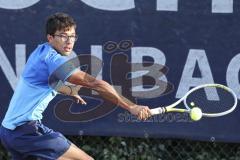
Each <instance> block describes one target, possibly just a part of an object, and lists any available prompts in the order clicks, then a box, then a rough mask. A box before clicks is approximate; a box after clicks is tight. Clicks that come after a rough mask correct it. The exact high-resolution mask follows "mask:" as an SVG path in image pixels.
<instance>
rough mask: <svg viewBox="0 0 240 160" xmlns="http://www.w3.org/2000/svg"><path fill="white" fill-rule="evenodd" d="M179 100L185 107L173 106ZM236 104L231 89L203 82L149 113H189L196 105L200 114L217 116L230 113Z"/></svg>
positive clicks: (235, 97)
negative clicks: (172, 101)
mask: <svg viewBox="0 0 240 160" xmlns="http://www.w3.org/2000/svg"><path fill="white" fill-rule="evenodd" d="M181 102H183V104H184V107H185V108H184V109H183V108H175V107H176V106H178V105H179V104H180V103H181ZM236 106H237V96H236V94H235V93H234V92H233V90H232V89H230V88H228V87H226V86H224V85H221V84H203V85H200V86H197V87H195V88H192V89H191V90H190V91H188V92H187V93H186V94H185V95H184V96H183V97H182V98H181V99H179V100H178V101H176V102H175V103H173V104H171V105H168V106H164V107H158V108H154V109H151V114H152V115H156V114H163V113H167V112H187V113H190V115H191V111H193V110H194V111H195V109H196V107H198V109H199V108H200V112H201V116H204V117H218V116H223V115H226V114H229V113H231V112H232V111H233V110H234V109H235V108H236ZM193 108H194V109H193ZM197 112H198V111H197ZM191 117H192V115H191ZM193 117H194V115H193ZM200 118H201V117H199V118H197V119H196V120H199V119H200ZM192 119H193V118H192Z"/></svg>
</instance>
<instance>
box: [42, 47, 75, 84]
mask: <svg viewBox="0 0 240 160" xmlns="http://www.w3.org/2000/svg"><path fill="white" fill-rule="evenodd" d="M45 62H46V63H47V66H48V71H49V74H50V77H56V78H57V79H59V80H61V81H63V82H65V81H66V79H67V78H68V77H69V76H70V75H71V74H72V73H73V72H74V70H75V69H77V67H76V66H75V65H74V63H72V62H71V60H70V59H69V58H68V57H67V56H62V55H60V54H58V53H57V52H55V51H52V53H49V56H47V57H46V59H45Z"/></svg>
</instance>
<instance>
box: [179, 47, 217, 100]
mask: <svg viewBox="0 0 240 160" xmlns="http://www.w3.org/2000/svg"><path fill="white" fill-rule="evenodd" d="M197 64H198V66H199V69H200V72H201V77H193V73H194V70H195V68H196V66H197ZM204 83H214V80H213V76H212V72H211V69H210V66H209V63H208V59H207V56H206V53H205V51H204V50H200V49H190V51H189V54H188V57H187V61H186V64H185V66H184V69H183V73H182V77H181V80H180V83H179V86H178V90H177V93H176V98H181V97H183V96H184V94H186V93H187V92H188V91H189V89H190V87H194V86H198V85H200V84H204ZM211 92H212V94H211V95H207V98H208V99H209V100H217V99H218V98H219V97H218V94H217V92H216V90H212V91H211ZM207 93H209V92H207Z"/></svg>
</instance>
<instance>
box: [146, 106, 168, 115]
mask: <svg viewBox="0 0 240 160" xmlns="http://www.w3.org/2000/svg"><path fill="white" fill-rule="evenodd" d="M150 112H151V115H156V114H163V113H165V112H166V109H165V107H158V108H154V109H151V110H150Z"/></svg>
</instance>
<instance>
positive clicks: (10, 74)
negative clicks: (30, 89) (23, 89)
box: [0, 44, 26, 90]
mask: <svg viewBox="0 0 240 160" xmlns="http://www.w3.org/2000/svg"><path fill="white" fill-rule="evenodd" d="M15 59H16V74H15V72H14V69H13V68H12V66H11V64H10V62H9V61H8V59H7V56H6V55H5V53H4V51H3V49H2V47H1V46H0V67H1V69H2V71H3V73H4V74H5V76H6V78H7V80H8V82H9V83H10V85H11V87H12V89H13V90H15V88H16V86H17V82H18V79H19V77H20V74H21V73H22V71H23V68H24V65H25V63H26V45H25V44H16V46H15Z"/></svg>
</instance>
